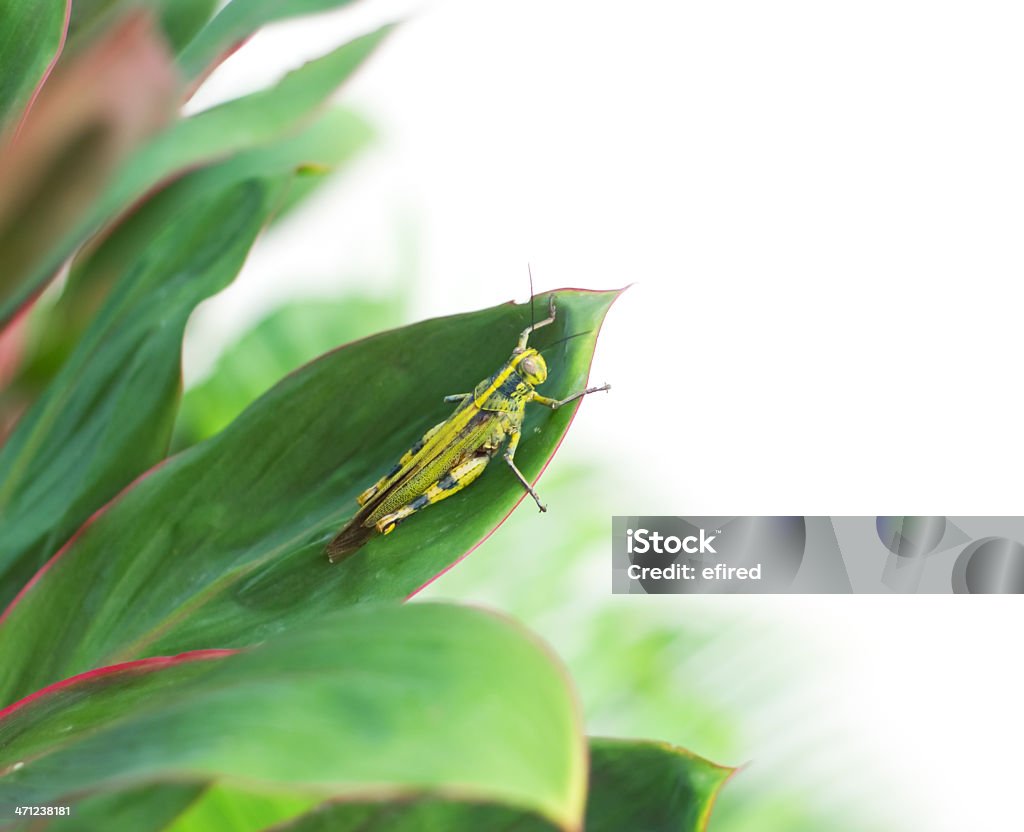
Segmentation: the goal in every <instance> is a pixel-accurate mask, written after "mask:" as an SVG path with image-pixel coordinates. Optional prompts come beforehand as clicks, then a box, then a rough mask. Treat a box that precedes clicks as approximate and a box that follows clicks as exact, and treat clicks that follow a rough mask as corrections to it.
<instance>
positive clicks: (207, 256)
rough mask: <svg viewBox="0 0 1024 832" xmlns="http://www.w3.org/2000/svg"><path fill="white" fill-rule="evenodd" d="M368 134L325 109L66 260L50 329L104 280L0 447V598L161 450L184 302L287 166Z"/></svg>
mask: <svg viewBox="0 0 1024 832" xmlns="http://www.w3.org/2000/svg"><path fill="white" fill-rule="evenodd" d="M367 136H368V131H367V128H366V127H365V125H364V124H363V123H362V122H361V121H360V120H359V119H357V118H355V117H354V116H352V115H350V114H347V113H344V112H340V111H338V112H330V113H328V114H327V115H326V116H324V117H323V118H321V119H320V120H319V121H318V122H317V123H316V124H315V125H313V126H312V127H310V128H309V129H307V130H306V131H305V132H304V133H303V134H301V135H300V136H298V137H296V138H294V139H290V140H288V141H285V142H282V143H279V144H278V145H274V146H271V147H268V148H262V149H259V150H254V151H249V152H247V153H243V154H240V155H238V156H237V157H235V158H234V159H232V160H230V161H227V162H223V163H221V164H218V165H214V166H212V167H210V168H208V169H205V170H201V171H197V172H195V173H193V174H190V175H189V176H187V177H185V178H184V179H182V180H180V181H178V182H176V183H175V184H174V185H172V186H171V187H169V188H167V189H166V190H164V191H163V192H161V193H160V194H158V195H157V196H156V197H155V198H153V199H151V200H150V201H148V202H147V203H146V204H145V205H144V206H143V208H142V209H141V210H140V211H138V212H137V213H135V214H134V215H133V216H132V217H131V218H130V219H129V220H128V221H126V222H125V223H123V224H122V225H121V226H120V227H119V228H118V229H117V231H116V232H115V233H114V234H113V235H112V236H111V237H109V238H108V239H107V240H106V242H105V243H104V245H102V246H101V247H100V248H98V249H97V250H96V251H95V252H94V253H93V254H92V256H90V257H88V258H86V259H84V260H82V261H81V262H79V263H78V264H77V265H76V268H75V270H74V271H73V273H72V276H71V279H70V281H69V286H68V288H67V292H68V295H69V298H70V300H69V302H68V303H67V304H59V305H58V308H57V311H58V312H62V311H63V312H66V313H67V314H65V315H64V316H60V315H57V316H55V319H51V321H50V323H51V324H53V325H54V328H55V329H56V330H58V331H59V334H60V336H61V337H74V335H75V330H76V328H77V329H80V328H81V325H82V321H81V319H80V317H78V316H79V315H80V314H81V313H82V311H83V307H86V308H87V306H88V303H87V298H85V297H83V296H84V295H88V294H96V293H97V292H98V291H99V290H100V289H103V294H106V293H107V292H109V289H108V288H106V287H109V286H115V285H116V289H115V290H114V291H113V293H112V294H111V295H110V297H109V299H108V300H107V302H106V304H105V305H104V307H103V308H102V311H101V312H100V313H99V315H98V316H97V317H96V318H95V320H94V321H92V323H91V326H90V327H89V329H88V330H87V332H86V333H85V334H84V336H83V337H82V338H81V339H80V340H79V342H78V343H77V346H76V349H75V351H74V352H73V353H72V354H71V356H70V357H69V358H68V360H67V361H66V362H65V363H64V364H63V366H62V368H61V370H60V372H59V374H58V376H57V377H56V378H55V379H54V381H53V383H52V384H50V386H49V387H48V388H47V391H46V393H45V395H44V396H43V397H42V398H40V399H39V401H38V402H37V403H36V404H35V406H34V407H32V408H31V409H30V410H29V411H28V412H27V413H26V414H25V415H24V416H23V417H22V420H21V422H20V423H19V425H18V428H17V430H16V431H15V432H14V434H13V435H12V436H11V438H10V439H9V441H8V442H7V443H6V445H4V446H3V448H2V449H0V604H6V603H7V602H8V601H10V599H11V598H12V597H13V596H14V595H15V594H16V593H17V591H18V590H19V589H20V588H21V587H22V586H23V585H24V584H25V582H26V581H27V580H28V578H29V577H31V575H32V573H33V572H35V571H36V569H38V568H39V567H40V566H42V564H43V563H44V562H45V561H46V559H47V558H48V557H49V556H51V555H52V554H53V553H54V552H55V551H56V550H57V548H58V547H59V546H60V545H61V544H62V543H64V542H65V541H66V540H67V538H68V537H69V536H70V535H71V533H72V532H74V531H75V530H76V529H77V528H78V527H79V526H80V525H81V524H82V523H83V522H84V521H85V520H86V519H87V518H88V517H89V516H90V515H91V514H92V513H93V512H94V511H96V509H98V508H99V507H100V506H101V505H102V504H103V503H105V502H106V501H107V500H109V499H110V498H111V497H113V496H114V494H116V493H117V492H118V491H119V490H121V489H122V488H123V487H124V486H125V485H127V484H128V483H129V482H130V481H131V480H132V479H134V478H135V477H136V476H138V475H139V474H140V473H142V471H144V470H145V469H146V468H148V467H150V466H151V465H153V464H155V463H156V462H158V461H159V460H161V459H163V457H164V455H165V452H166V449H167V445H168V442H169V439H170V433H171V427H172V424H173V422H174V418H175V413H176V409H177V402H178V397H179V394H180V375H181V368H180V354H181V339H182V335H183V333H184V327H185V323H186V321H187V320H188V317H189V315H190V314H191V313H192V310H193V309H194V308H195V306H196V305H197V304H198V303H199V302H200V301H201V300H203V299H204V298H206V297H209V296H210V295H212V294H213V293H215V292H217V291H219V290H220V289H222V288H223V287H224V286H226V285H227V284H228V283H229V282H230V281H231V280H232V279H233V278H234V276H235V275H236V274H237V273H238V270H239V268H240V267H241V265H242V263H243V262H244V260H245V257H246V255H247V253H248V251H249V248H250V246H251V244H252V242H253V240H254V238H255V236H256V234H257V233H258V232H259V231H260V229H261V228H262V227H263V226H264V225H265V224H266V222H267V220H268V218H269V216H270V215H271V213H272V212H273V210H274V209H275V207H276V206H277V205H279V204H280V203H281V201H282V193H283V187H282V186H283V185H284V184H285V183H286V182H287V180H289V179H290V178H291V176H292V174H293V172H294V171H295V170H296V169H299V168H301V167H302V166H304V165H306V164H316V165H318V166H334V165H337V164H339V163H340V162H341V161H343V160H344V159H345V158H346V157H348V156H351V155H352V154H353V153H354V152H356V151H357V150H358V149H359V148H360V147H362V146H363V145H364V143H365V141H366V138H367ZM101 296H102V295H101ZM52 346H53V345H52V344H51V348H52Z"/></svg>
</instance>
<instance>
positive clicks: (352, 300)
mask: <svg viewBox="0 0 1024 832" xmlns="http://www.w3.org/2000/svg"><path fill="white" fill-rule="evenodd" d="M403 318H404V303H403V301H402V298H401V297H397V298H385V299H382V300H377V299H374V298H369V297H346V298H344V299H343V300H337V301H330V300H323V301H299V302H296V303H292V304H289V305H287V306H284V307H282V308H280V309H277V310H275V311H274V312H273V313H272V314H270V315H269V316H268V317H266V318H265V319H264V320H262V321H261V322H260V323H259V324H257V325H256V326H255V327H253V328H252V329H251V330H249V332H247V333H246V334H245V335H244V336H243V337H242V338H240V339H239V340H238V341H237V342H236V343H235V344H233V345H232V346H231V347H229V348H228V349H227V350H225V352H224V353H223V355H221V357H220V358H219V359H218V361H217V364H216V366H215V367H214V369H213V371H212V372H211V374H210V376H209V377H208V378H207V379H206V380H205V381H203V382H202V383H201V384H198V385H197V386H196V387H194V388H193V389H191V390H189V391H188V392H187V393H186V394H185V397H184V399H183V400H182V403H181V409H180V411H179V413H178V423H177V424H176V425H175V441H174V447H175V448H179V449H180V448H184V447H187V446H189V445H194V444H195V443H196V442H199V441H201V440H203V439H207V438H209V437H211V436H213V435H214V434H215V433H219V432H220V431H221V430H223V429H224V428H225V427H227V426H228V424H230V423H231V422H232V420H234V418H235V417H236V416H238V414H239V413H241V412H242V411H243V410H244V409H245V408H246V407H248V406H249V405H250V404H252V402H254V401H255V400H256V399H257V398H259V397H260V396H261V395H262V394H263V393H265V392H267V390H269V389H270V388H271V387H272V386H273V385H274V383H275V382H277V381H278V380H280V379H281V378H283V377H284V376H285V375H287V374H288V373H290V372H291V371H292V370H295V369H297V368H298V367H301V366H302V365H303V364H305V363H307V362H308V361H312V360H313V359H314V358H316V357H317V356H318V355H320V354H321V353H324V352H326V351H327V350H328V349H330V348H331V347H333V346H335V345H336V344H337V343H338V342H339V341H354V340H355V339H357V338H365V337H366V336H367V335H370V334H372V333H374V332H380V331H381V330H384V329H388V328H389V327H393V326H396V325H397V324H398V323H399V322H400V321H401V320H402V319H403Z"/></svg>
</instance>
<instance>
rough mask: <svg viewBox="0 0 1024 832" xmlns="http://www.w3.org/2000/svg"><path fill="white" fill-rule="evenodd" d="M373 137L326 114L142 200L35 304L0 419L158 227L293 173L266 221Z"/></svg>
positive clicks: (66, 349) (39, 382)
mask: <svg viewBox="0 0 1024 832" xmlns="http://www.w3.org/2000/svg"><path fill="white" fill-rule="evenodd" d="M372 136H373V134H372V131H371V129H370V127H369V125H367V124H366V122H364V121H363V120H362V119H360V118H359V117H358V116H356V115H354V114H352V113H350V112H347V111H344V110H337V109H332V110H328V111H327V112H326V113H324V114H323V115H322V116H320V117H319V118H318V119H317V121H316V122H315V123H314V124H312V125H311V126H310V127H308V128H306V129H305V130H304V131H303V132H302V133H300V134H299V135H298V136H296V137H295V138H291V139H286V140H285V141H279V142H278V143H276V144H273V145H270V146H267V147H261V148H257V149H255V150H249V151H245V152H242V153H239V154H236V155H235V156H234V157H233V158H231V159H229V160H228V161H225V162H222V163H219V164H215V165H211V166H210V167H208V168H205V169H201V170H199V171H196V172H194V173H191V174H188V175H187V176H186V177H184V178H183V179H181V180H179V181H177V182H174V183H172V184H171V185H169V186H168V187H167V188H165V189H164V190H163V191H160V192H159V193H157V194H156V195H154V196H153V197H151V198H150V199H148V200H147V201H146V202H144V203H143V204H142V205H141V206H140V207H138V208H137V209H136V210H135V211H133V212H132V213H131V214H129V215H128V216H127V217H125V219H124V220H122V221H121V222H120V223H119V224H118V225H117V226H116V227H115V228H114V229H113V230H112V231H111V232H110V234H109V236H107V237H106V239H105V240H103V241H102V242H101V243H99V244H98V245H96V246H91V247H88V248H86V249H85V251H83V252H82V253H80V254H79V255H78V257H77V258H76V260H75V262H74V264H73V266H72V268H71V273H70V275H69V277H68V281H67V285H66V286H65V287H64V290H63V292H62V293H61V296H60V299H59V300H58V301H57V302H56V303H51V304H42V303H39V304H36V305H35V307H34V308H33V310H32V319H31V321H30V328H31V333H30V337H29V339H28V344H27V349H26V352H27V355H26V357H25V359H24V362H23V364H22V366H21V368H20V371H19V373H18V375H17V377H16V378H15V380H14V381H13V382H12V384H11V385H10V387H9V388H8V389H7V390H6V391H4V392H2V393H0V419H3V417H4V416H5V415H6V414H9V413H10V412H11V411H12V410H16V409H17V408H23V407H24V406H25V404H27V403H31V402H32V401H34V400H35V399H36V398H38V396H39V395H40V393H41V392H42V391H43V389H45V387H46V386H47V385H48V384H49V383H50V382H51V381H52V380H53V378H54V377H55V376H56V375H57V373H58V372H59V371H60V368H61V367H62V366H63V365H64V363H65V361H66V360H67V358H68V356H69V355H70V354H71V351H72V349H73V348H74V347H75V345H76V344H77V343H78V342H79V340H80V339H81V337H82V333H83V332H84V330H85V328H86V327H87V326H88V325H89V324H90V322H91V321H92V320H93V318H95V316H96V313H97V311H98V309H99V308H100V306H101V305H102V303H103V302H104V301H105V300H106V298H107V296H108V295H109V293H110V291H111V288H112V287H113V285H114V283H115V282H116V281H117V280H118V279H119V278H120V277H121V276H122V275H123V274H124V273H125V272H126V270H128V269H129V268H130V267H132V266H133V265H134V264H135V263H136V262H138V260H139V259H140V258H142V257H145V256H146V252H147V249H148V247H149V246H150V245H151V243H152V240H153V239H154V238H155V237H156V236H158V235H159V234H160V233H161V232H162V229H163V228H165V227H166V226H167V225H168V224H172V223H174V222H175V220H176V219H177V218H178V217H180V216H181V215H182V214H184V213H187V211H188V210H189V208H190V207H191V206H192V205H194V204H196V203H197V202H201V201H203V200H205V199H207V198H209V196H210V195H211V194H215V193H217V192H218V191H223V190H224V189H226V188H228V187H231V186H233V185H234V184H237V183H238V182H242V181H244V180H245V179H247V178H251V177H254V176H256V177H258V176H269V175H274V174H282V175H283V174H287V173H289V172H293V173H294V176H293V177H292V179H291V183H290V185H289V188H288V191H287V193H286V194H285V197H284V199H283V200H282V202H281V205H279V206H278V207H277V209H276V211H275V214H274V216H273V217H272V218H271V221H273V220H274V219H276V217H277V216H279V214H280V212H281V210H283V208H284V207H285V206H287V205H291V204H292V203H293V202H294V200H295V196H294V192H295V191H296V190H300V191H305V190H306V187H305V180H306V176H307V174H306V171H307V170H308V169H309V168H310V167H313V168H315V169H316V170H318V171H321V170H322V171H333V170H335V169H337V168H338V167H340V166H342V165H344V164H346V163H347V162H348V161H350V160H351V158H352V157H354V156H355V155H356V154H358V153H359V152H361V151H362V150H363V149H364V148H365V147H366V146H367V145H368V144H369V142H370V140H371V139H372ZM333 343H336V342H332V344H333ZM326 348H327V347H326V346H324V347H323V348H321V349H320V350H319V351H318V353H316V354H319V352H323V350H324V349H326ZM309 357H310V358H312V357H313V356H309ZM288 369H289V370H290V369H292V368H291V367H289V368H288ZM274 380H276V379H274ZM267 386H268V387H269V384H268V385H267ZM0 389H2V388H0ZM264 389H265V388H264ZM259 392H263V391H262V390H260V391H259ZM0 549H2V547H0Z"/></svg>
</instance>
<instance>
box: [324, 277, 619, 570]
mask: <svg viewBox="0 0 1024 832" xmlns="http://www.w3.org/2000/svg"><path fill="white" fill-rule="evenodd" d="M554 320H555V297H554V295H552V296H551V298H550V302H549V305H548V317H547V318H545V319H544V320H542V321H536V322H531V324H530V325H529V326H528V327H527V328H526V329H524V330H523V332H522V334H521V335H520V336H519V343H518V344H517V345H516V348H515V349H514V350H513V351H512V357H511V358H509V360H508V361H507V362H506V363H505V365H504V366H503V367H502V368H501V369H500V370H498V372H496V373H495V374H494V375H492V376H490V377H489V378H485V379H484V380H483V381H481V382H480V383H479V384H478V385H477V386H476V388H475V389H474V390H473V392H472V393H456V394H454V395H451V396H445V397H444V400H445V401H446V402H458V407H456V408H455V411H454V412H453V413H452V414H451V416H449V417H448V418H447V419H445V420H444V421H443V422H441V423H440V424H437V425H434V427H432V428H431V429H430V430H428V431H427V432H426V433H425V434H424V436H423V438H422V439H420V440H419V441H418V442H417V443H416V444H415V445H413V446H412V447H411V448H410V449H409V450H408V451H406V452H405V454H403V456H402V457H401V459H399V460H398V462H397V463H396V464H395V466H394V467H393V468H392V469H391V470H390V471H388V473H387V474H385V475H384V476H383V477H381V478H380V479H379V480H378V481H377V482H375V483H374V484H373V485H371V486H370V487H369V488H367V489H366V490H365V491H364V492H363V493H362V494H360V495H359V496H358V497H357V498H356V501H357V502H358V503H359V510H358V511H357V512H356V515H355V516H354V517H353V518H352V519H351V520H350V521H349V522H348V524H347V525H346V526H345V527H344V528H343V529H342V530H341V531H340V532H338V534H337V535H335V537H334V539H333V540H331V542H330V543H329V544H328V545H327V550H326V552H327V557H328V559H329V560H330V561H331V562H332V563H334V562H337V561H339V560H341V559H342V558H344V557H346V556H347V555H349V554H351V553H352V552H354V551H355V550H356V549H358V548H359V547H360V546H362V545H363V544H364V543H366V541H367V540H369V538H370V537H372V536H373V534H374V533H378V534H390V533H391V532H393V531H394V530H395V528H396V527H397V526H398V524H399V523H401V522H402V521H403V520H405V519H406V518H408V517H410V516H411V515H413V514H415V513H416V512H417V511H420V510H421V509H424V508H426V507H427V506H429V505H433V504H434V503H439V502H441V500H444V499H447V498H448V497H450V496H452V495H453V494H456V493H458V492H459V491H461V490H462V489H463V488H465V487H466V486H468V485H469V484H470V483H472V482H473V481H474V480H475V479H476V478H477V477H479V476H480V475H481V474H482V473H483V472H484V468H486V467H487V463H488V462H490V461H491V459H493V458H494V457H495V456H496V455H497V453H498V451H499V450H500V449H501V445H502V443H503V442H504V441H505V440H506V439H508V445H507V446H506V448H505V451H504V453H503V454H502V456H503V458H504V460H505V462H506V463H507V464H508V467H509V468H510V469H511V470H512V473H513V474H515V476H516V477H517V478H518V480H519V482H520V483H521V484H522V486H523V488H524V489H525V490H526V493H527V494H529V495H530V496H531V497H532V498H533V500H534V502H535V503H536V504H537V508H539V509H540V510H541V511H547V506H545V505H544V504H543V503H542V502H541V501H540V497H538V496H537V492H536V491H535V490H534V489H533V486H532V485H530V482H529V480H527V479H526V477H525V476H523V472H522V471H520V470H519V468H517V467H516V463H515V456H516V448H518V447H519V440H520V439H521V438H522V427H523V416H524V415H525V413H526V405H527V404H529V403H530V402H535V403H536V404H541V405H544V406H545V407H550V408H551V409H552V410H557V409H558V408H560V407H562V406H564V405H567V404H569V403H570V402H574V401H576V400H577V399H580V398H583V396H586V395H587V394H588V393H596V392H598V391H600V390H610V389H611V385H609V384H604V385H602V386H601V387H590V388H587V389H586V390H581V391H580V392H578V393H574V394H573V395H571V396H566V397H565V398H564V399H552V398H548V397H547V396H542V395H541V394H540V393H538V392H537V390H536V387H537V386H538V385H540V384H543V383H544V381H545V380H546V379H547V377H548V367H547V364H546V363H545V361H544V358H543V356H541V354H540V353H539V352H537V350H535V349H533V348H532V347H530V346H528V342H529V340H530V335H531V334H532V333H533V332H534V331H536V330H538V329H540V328H541V327H544V326H547V325H548V324H551V323H554Z"/></svg>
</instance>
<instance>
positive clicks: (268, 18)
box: [179, 0, 352, 78]
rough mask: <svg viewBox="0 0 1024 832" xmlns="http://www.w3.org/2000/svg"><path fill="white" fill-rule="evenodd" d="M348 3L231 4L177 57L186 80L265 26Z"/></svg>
mask: <svg viewBox="0 0 1024 832" xmlns="http://www.w3.org/2000/svg"><path fill="white" fill-rule="evenodd" d="M351 2H352V0H288V2H284V0H231V2H230V3H228V4H227V5H226V6H225V7H224V8H223V9H221V11H220V13H219V14H218V15H217V16H216V17H215V18H214V19H213V20H212V21H210V23H209V25H207V26H206V27H205V28H204V29H203V30H202V31H201V32H199V34H198V35H196V37H195V38H194V39H193V41H192V42H191V43H190V44H189V45H188V46H187V47H186V48H185V50H184V51H183V52H182V53H181V57H180V59H179V62H180V64H181V68H182V70H183V71H184V72H185V74H186V76H187V77H189V78H198V77H199V76H201V75H202V74H203V73H204V72H205V71H206V70H208V69H209V68H210V67H211V66H213V65H214V64H216V63H217V62H218V61H219V60H220V59H221V57H223V55H224V54H225V53H227V52H229V51H231V50H232V49H234V48H235V47H237V46H238V45H239V44H241V43H243V42H244V41H245V40H246V39H247V38H249V37H250V36H251V35H253V34H255V32H256V30H257V29H259V28H260V27H261V26H265V25H266V24H268V23H273V22H275V21H278V20H286V19H288V18H290V17H298V16H300V15H307V14H314V13H316V12H322V11H327V10H328V9H337V8H341V7H342V6H347V5H348V4H349V3H351Z"/></svg>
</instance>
